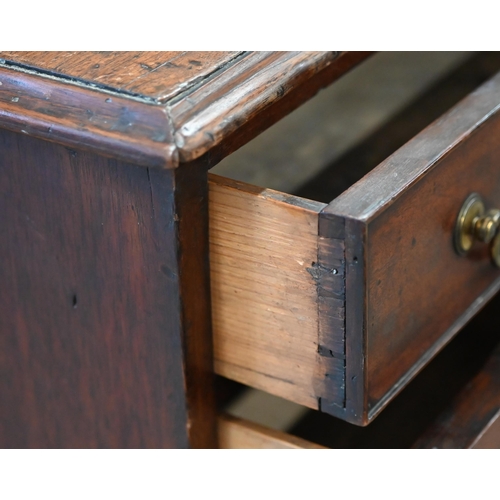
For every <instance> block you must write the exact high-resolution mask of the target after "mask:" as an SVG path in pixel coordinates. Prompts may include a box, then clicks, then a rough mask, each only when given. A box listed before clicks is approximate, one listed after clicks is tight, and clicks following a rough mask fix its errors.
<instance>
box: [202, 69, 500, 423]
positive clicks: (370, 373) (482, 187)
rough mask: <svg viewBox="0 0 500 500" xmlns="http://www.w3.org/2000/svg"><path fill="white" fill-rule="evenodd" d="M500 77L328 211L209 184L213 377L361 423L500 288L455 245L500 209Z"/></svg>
mask: <svg viewBox="0 0 500 500" xmlns="http://www.w3.org/2000/svg"><path fill="white" fill-rule="evenodd" d="M499 108H500V75H497V76H495V77H494V78H493V79H491V80H490V81H489V82H487V83H486V84H484V85H483V86H481V87H480V88H479V89H478V90H476V91H475V92H473V93H472V94H470V95H469V96H468V97H467V98H466V99H464V100H463V101H461V102H460V103H459V104H458V105H456V106H455V107H453V108H452V109H451V110H450V111H449V112H447V113H446V114H444V115H443V116H442V117H441V118H440V119H438V120H437V121H435V122H434V123H433V124H432V125H430V126H429V127H427V128H426V129H425V130H424V131H423V132H421V133H420V134H418V135H417V136H415V137H414V138H413V139H412V140H410V141H409V142H408V143H407V144H406V145H404V146H403V147H402V148H400V149H398V150H397V151H396V152H395V153H394V154H393V155H392V156H390V157H389V158H388V159H387V160H385V161H384V162H382V163H381V164H380V165H379V166H378V167H376V168H375V169H374V170H373V171H371V172H370V173H369V174H367V175H366V176H365V177H364V178H363V179H361V180H360V181H359V182H357V183H355V184H354V185H353V186H352V187H350V188H349V189H348V190H347V191H345V192H344V193H343V194H341V195H340V196H338V197H337V198H336V199H334V200H333V201H332V202H331V203H329V204H328V205H326V204H323V203H319V202H315V201H310V200H305V199H302V198H298V197H296V196H291V195H288V194H284V193H280V192H277V191H273V190H269V189H264V188H258V187H255V186H251V185H248V184H244V183H241V182H236V181H232V180H229V179H225V178H223V177H218V176H211V177H210V266H211V283H212V285H211V286H212V314H213V330H214V356H215V369H216V371H217V373H218V374H220V375H223V376H225V377H228V378H231V379H234V380H237V381H239V382H242V383H244V384H247V385H250V386H253V387H256V388H259V389H262V390H265V391H267V392H270V393H272V394H275V395H277V396H281V397H283V398H286V399H289V400H292V401H295V402H297V403H300V404H303V405H305V406H308V407H310V408H315V409H319V410H321V411H323V412H327V413H329V414H332V415H335V416H337V417H340V418H342V419H344V420H347V421H350V422H353V423H356V424H359V425H366V424H367V423H369V422H370V420H371V419H373V418H374V417H375V416H376V415H377V413H378V412H379V411H380V410H381V409H382V408H383V407H384V406H385V405H386V404H387V403H388V402H389V401H390V400H391V398H392V397H393V396H395V395H396V394H397V393H398V392H399V391H400V390H401V389H402V388H403V387H404V386H405V385H406V384H407V383H408V382H409V381H410V380H411V379H412V378H413V377H414V375H415V374H416V373H417V372H418V371H419V370H420V369H421V368H422V367H423V366H424V365H425V364H426V363H427V362H428V361H429V360H430V359H431V358H432V357H433V356H434V355H435V354H436V353H437V352H438V351H439V350H440V349H441V348H442V347H443V346H444V345H445V344H446V343H447V342H448V341H449V340H450V339H451V338H452V337H453V335H454V334H455V333H456V332H457V331H458V330H459V329H460V328H461V327H462V326H463V325H464V323H465V322H466V321H468V320H469V319H470V318H471V317H472V316H473V315H474V314H475V313H476V312H477V311H478V310H479V309H480V308H481V306H482V305H483V304H484V303H485V301H487V300H488V299H489V298H490V297H491V296H492V295H493V294H494V293H495V292H496V291H497V290H498V289H499V288H500V271H499V270H498V268H496V267H495V266H494V265H493V264H492V262H491V259H490V257H489V253H490V251H491V249H490V247H489V246H488V245H487V244H484V243H474V245H473V247H472V249H471V251H470V252H469V253H468V254H467V255H465V256H464V255H459V253H458V252H457V251H456V249H455V244H454V231H455V226H456V221H457V218H458V215H459V212H460V210H461V207H462V205H463V203H464V201H465V200H466V199H467V197H468V196H469V195H470V194H471V193H478V194H479V195H480V196H481V197H482V199H483V200H484V202H485V205H486V207H487V208H490V207H497V208H500V163H499V158H500V116H499V113H498V109H499Z"/></svg>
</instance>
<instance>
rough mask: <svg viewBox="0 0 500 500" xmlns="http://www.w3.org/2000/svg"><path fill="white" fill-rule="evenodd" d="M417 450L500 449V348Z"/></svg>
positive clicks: (427, 433)
mask: <svg viewBox="0 0 500 500" xmlns="http://www.w3.org/2000/svg"><path fill="white" fill-rule="evenodd" d="M413 447H414V448H483V449H484V448H500V347H497V348H496V349H495V351H494V352H493V353H492V355H491V357H490V359H489V360H488V361H487V362H486V363H485V365H484V367H483V368H482V369H481V371H480V372H479V373H478V374H477V375H476V376H475V377H474V378H473V379H472V380H471V381H470V382H469V384H467V386H466V387H465V388H464V389H463V390H462V392H461V393H460V394H459V395H458V396H456V397H455V399H454V400H453V401H452V402H451V404H450V405H449V407H448V408H447V409H446V410H445V411H443V412H442V414H441V415H439V417H438V418H437V419H436V420H435V422H433V423H432V424H431V425H430V426H429V427H428V428H427V429H426V431H425V432H424V433H423V435H422V436H421V437H420V438H419V439H418V440H417V442H416V443H415V444H414V446H413Z"/></svg>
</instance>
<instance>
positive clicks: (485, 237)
mask: <svg viewBox="0 0 500 500" xmlns="http://www.w3.org/2000/svg"><path fill="white" fill-rule="evenodd" d="M499 228H500V210H498V209H496V208H491V209H489V210H488V211H486V209H485V206H484V202H483V200H482V198H481V196H479V195H478V194H477V193H472V194H471V195H469V196H468V197H467V199H466V200H465V202H464V204H463V205H462V208H461V209H460V212H459V214H458V218H457V222H456V224H455V234H454V243H455V250H456V251H457V252H458V254H459V255H466V254H467V253H468V252H469V250H470V249H471V248H472V245H473V244H474V242H475V241H480V242H482V243H486V244H488V243H491V247H490V253H491V259H492V261H493V263H494V264H495V265H496V266H497V267H500V231H499Z"/></svg>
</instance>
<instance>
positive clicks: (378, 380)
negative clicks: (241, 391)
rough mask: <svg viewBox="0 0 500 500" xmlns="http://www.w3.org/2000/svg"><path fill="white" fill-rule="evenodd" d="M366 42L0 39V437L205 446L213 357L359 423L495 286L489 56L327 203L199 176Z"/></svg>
mask: <svg viewBox="0 0 500 500" xmlns="http://www.w3.org/2000/svg"><path fill="white" fill-rule="evenodd" d="M368 55H369V54H368V53H336V52H317V53H306V52H296V53H252V52H217V53H204V52H187V53H177V52H175V53H174V52H150V53H142V52H137V53H130V52H129V53H64V52H53V53H36V52H25V53H22V52H16V53H12V52H11V53H0V127H1V130H0V165H1V170H0V196H1V197H0V200H1V207H2V222H1V226H0V227H1V233H0V238H1V239H0V245H1V246H0V256H1V266H0V269H1V271H0V277H1V287H0V290H1V299H0V304H1V314H0V334H1V345H0V370H1V372H0V373H1V374H2V376H1V387H0V398H1V399H0V404H1V407H2V412H1V417H0V419H1V420H0V421H1V426H0V443H1V444H2V446H4V447H217V445H218V441H217V430H216V427H217V424H216V411H215V404H214V393H213V383H212V382H213V373H214V371H215V372H216V373H218V374H220V375H222V376H225V377H228V378H230V379H233V380H236V381H238V382H241V383H244V384H247V385H249V386H252V387H256V388H259V389H262V390H265V391H268V392H270V393H272V394H275V395H278V396H281V397H283V398H286V399H289V400H292V401H295V402H297V403H300V404H302V405H305V406H307V407H309V408H313V409H318V410H320V411H322V412H325V413H328V414H330V415H334V416H336V417H338V418H340V419H343V420H346V421H348V422H351V423H354V424H358V425H366V424H368V423H369V422H370V421H371V420H372V419H373V418H375V416H377V415H378V413H380V412H381V411H382V410H383V408H384V407H385V406H386V405H387V403H388V402H389V401H390V400H391V399H392V398H393V397H394V396H395V395H396V394H398V393H399V392H400V391H401V390H402V389H403V388H404V387H405V385H406V384H407V383H408V382H409V381H410V380H411V379H412V378H413V377H414V376H415V374H416V373H417V372H419V371H420V370H421V369H422V367H423V366H424V365H425V364H426V363H427V362H428V361H429V360H430V359H431V358H432V357H433V356H434V355H435V354H436V353H437V352H439V351H440V350H441V349H442V347H443V346H444V345H445V344H446V343H447V342H448V341H449V340H450V339H451V338H452V337H453V336H454V335H455V334H456V333H457V332H458V331H459V330H460V329H461V328H462V326H463V325H464V324H465V323H466V322H467V321H468V320H469V319H470V318H471V317H472V316H473V315H474V314H475V313H476V312H477V311H478V310H479V309H480V308H481V307H482V306H483V304H484V303H485V302H486V301H487V300H489V299H490V298H491V297H492V296H493V295H494V294H495V293H496V292H497V290H498V288H499V286H500V272H499V270H498V269H497V268H496V267H495V266H494V265H493V264H492V263H491V259H490V257H489V253H491V251H492V250H491V248H490V246H488V245H487V244H481V243H475V244H474V246H473V249H472V250H471V252H469V253H468V254H467V255H459V252H457V250H456V245H455V247H454V243H453V241H454V231H456V229H455V228H456V221H457V215H458V213H459V210H460V207H461V206H462V205H463V203H464V200H465V199H466V198H467V196H468V195H470V194H471V193H479V194H480V195H481V197H482V199H483V200H484V203H485V205H486V208H491V207H500V169H499V168H498V164H497V158H498V156H499V153H500V151H499V149H500V142H499V141H498V137H499V133H500V118H499V116H498V109H499V105H500V76H495V77H493V78H492V79H491V80H490V81H489V82H487V83H486V84H484V85H483V86H482V87H480V88H479V89H478V90H477V91H475V92H473V93H472V94H471V95H470V96H468V97H467V98H466V99H465V100H463V101H461V102H460V103H458V104H457V105H456V106H455V107H453V108H452V109H451V110H450V111H448V112H446V113H444V114H443V116H442V117H441V118H439V119H438V120H437V121H436V122H434V123H433V124H432V125H430V126H429V127H428V128H426V129H425V130H424V131H423V132H421V133H419V134H418V135H417V136H416V137H415V138H413V139H412V140H410V141H409V142H408V143H407V144H405V145H404V146H403V147H402V148H400V149H398V150H397V151H396V152H395V153H394V154H393V155H392V156H390V157H389V158H388V159H387V160H386V161H384V162H383V163H382V164H381V165H379V166H378V167H377V168H376V169H374V170H373V171H371V172H369V173H368V174H367V175H366V176H365V177H363V178H362V179H361V180H360V181H359V182H357V183H355V184H354V185H353V186H352V187H351V188H349V189H348V190H347V191H345V192H344V193H343V194H341V195H340V196H338V197H335V199H333V201H331V203H329V204H326V203H321V202H316V201H312V200H308V199H304V198H300V197H297V196H292V195H289V194H286V193H281V192H277V191H272V190H270V189H265V188H258V187H256V186H251V185H248V184H244V183H241V182H236V181H232V180H230V179H225V178H222V177H218V176H211V177H210V179H209V177H208V176H207V171H208V170H209V169H210V168H211V167H212V166H214V165H215V164H217V163H218V162H219V161H220V160H221V159H222V158H224V157H225V156H227V155H228V154H230V153H231V152H233V151H234V150H236V149H237V148H239V147H240V146H241V145H243V144H245V143H247V142H248V141H249V140H250V139H252V138H253V137H255V136H256V135H257V134H259V133H260V132H261V131H263V130H264V129H266V128H267V127H269V126H270V125H272V124H273V123H275V122H276V121H278V120H279V119H280V118H282V117H283V116H285V115H286V114H288V113H289V112H290V111H291V110H293V109H295V108H297V107H298V106H299V105H300V104H302V103H303V102H305V101H306V100H308V99H309V98H310V97H312V96H313V95H314V94H315V93H316V92H317V91H318V90H319V89H321V88H322V87H324V86H326V85H328V84H330V83H332V82H333V81H334V80H335V79H337V78H338V77H339V76H341V75H342V74H343V73H345V72H346V71H348V70H349V69H350V68H352V67H353V66H355V65H356V64H358V63H360V62H361V61H363V60H364V59H365V58H366V57H367V56H368ZM478 215H480V214H478ZM469 225H470V224H469ZM495 227H496V226H495ZM209 232H210V234H209ZM492 236H493V234H492ZM478 238H479V237H478ZM455 239H456V237H455ZM495 241H496V240H495ZM462 253H465V252H462ZM209 256H210V259H209ZM493 364H494V363H493ZM492 366H493V365H492ZM495 366H496V365H495ZM495 373H496V372H495ZM496 379H497V378H495V380H496ZM489 390H490V389H489ZM491 390H493V392H495V391H497V389H496V388H494V389H491ZM497 392H498V391H497ZM464 397H465V396H464ZM465 406H467V405H465ZM497 409H498V403H495V404H493V408H492V409H491V408H490V410H489V411H490V413H491V412H492V411H493V412H495V411H496V410H497ZM490 413H488V415H487V416H486V417H484V419H483V420H484V422H485V423H484V426H486V425H489V424H490V422H491V421H492V416H491V415H490ZM222 422H223V424H222V425H223V431H222V432H223V435H224V439H226V440H227V439H229V440H231V439H233V437H231V436H233V434H232V433H233V431H234V432H235V433H236V435H237V436H241V427H238V425H239V424H238V422H235V421H222ZM228 429H229V430H228ZM245 432H247V434H248V433H250V434H252V433H253V434H252V435H253V436H254V437H255V435H257V441H256V442H257V443H259V439H258V433H259V430H258V429H257V430H256V429H255V428H253V429H251V428H249V427H248V426H247V427H245ZM238 433H239V434H238ZM255 433H257V434H255ZM228 436H229V437H228ZM236 440H237V438H236ZM292 441H293V440H292ZM231 442H232V441H231ZM231 442H229V444H228V443H227V442H225V444H226V445H231ZM246 442H247V443H248V441H246ZM276 443H277V441H276V442H274V444H276ZM295 444H297V443H295ZM303 444H304V443H299V444H297V446H299V445H303Z"/></svg>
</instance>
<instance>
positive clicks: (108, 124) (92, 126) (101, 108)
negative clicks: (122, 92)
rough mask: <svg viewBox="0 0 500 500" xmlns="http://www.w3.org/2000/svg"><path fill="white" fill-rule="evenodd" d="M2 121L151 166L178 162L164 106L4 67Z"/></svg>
mask: <svg viewBox="0 0 500 500" xmlns="http://www.w3.org/2000/svg"><path fill="white" fill-rule="evenodd" d="M0 126H1V127H2V128H7V129H10V130H13V131H15V132H20V133H22V134H25V135H29V136H33V137H37V138H41V139H45V140H47V141H50V142H56V143H60V144H63V145H65V146H69V147H71V148H76V149H83V150H88V151H93V152H97V153H100V154H102V155H105V156H108V157H112V158H116V159H119V160H122V161H125V162H132V163H135V164H138V165H141V166H145V167H157V168H171V167H174V166H176V165H177V164H178V155H177V152H176V149H175V147H174V146H173V137H172V133H171V132H170V130H169V125H168V120H167V117H166V116H165V113H164V111H163V110H162V109H161V108H160V107H158V106H153V105H148V104H144V103H141V102H137V101H134V100H131V99H126V98H123V97H120V96H115V95H110V94H105V93H102V92H99V91H97V90H95V89H88V88H81V87H75V86H72V85H68V84H67V83H62V82H60V81H54V80H52V79H48V78H41V77H40V76H37V75H31V74H26V73H23V72H20V71H14V70H12V69H6V68H2V67H0Z"/></svg>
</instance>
